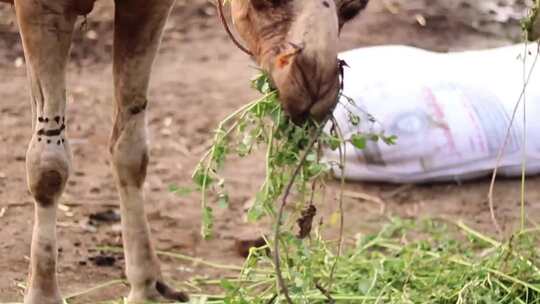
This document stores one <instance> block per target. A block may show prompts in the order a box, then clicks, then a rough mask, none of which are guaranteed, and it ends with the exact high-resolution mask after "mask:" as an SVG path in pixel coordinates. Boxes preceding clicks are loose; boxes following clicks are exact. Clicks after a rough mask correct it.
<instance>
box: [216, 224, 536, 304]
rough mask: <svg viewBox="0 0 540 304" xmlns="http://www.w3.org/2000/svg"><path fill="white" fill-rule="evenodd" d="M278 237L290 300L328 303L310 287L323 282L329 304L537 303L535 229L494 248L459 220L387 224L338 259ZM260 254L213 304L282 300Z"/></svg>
mask: <svg viewBox="0 0 540 304" xmlns="http://www.w3.org/2000/svg"><path fill="white" fill-rule="evenodd" d="M455 227H457V229H455ZM451 228H452V229H451ZM460 234H461V236H460ZM463 236H465V238H463ZM284 239H286V240H287V241H291V242H292V243H291V245H292V244H293V243H294V246H290V247H289V249H288V250H287V257H288V259H287V264H288V265H287V266H288V267H287V268H286V269H287V270H286V271H285V273H284V274H285V276H286V277H287V278H288V279H289V284H290V286H289V292H290V295H291V298H292V299H293V300H294V303H299V304H304V303H305V304H323V303H328V298H327V297H326V296H325V295H324V294H323V293H322V292H321V290H320V289H319V288H318V287H317V286H329V285H332V290H331V291H330V296H331V297H332V299H333V300H334V301H335V302H336V303H422V304H423V303H434V304H454V303H459V304H466V303H477V304H491V303H501V304H505V303H507V304H511V303H512V304H513V303H518V304H525V303H526V304H539V303H540V270H539V269H538V267H537V266H536V265H540V251H539V250H538V246H537V244H538V242H539V241H540V239H539V238H538V230H536V231H529V232H525V233H521V234H519V235H516V236H515V237H514V238H512V240H511V241H509V242H508V243H505V244H500V243H498V242H496V241H494V240H492V239H490V238H489V237H486V236H483V235H482V234H480V233H478V232H476V231H474V230H472V229H471V228H469V227H467V226H466V225H464V224H462V223H458V224H457V226H454V225H452V226H450V227H448V226H447V223H444V222H441V221H435V220H423V221H418V222H416V221H411V220H402V219H392V220H391V221H390V223H388V224H386V225H385V226H384V227H383V228H382V230H381V231H379V232H378V233H377V234H373V235H366V236H363V237H361V238H359V239H358V240H357V241H356V244H355V246H353V247H351V248H349V249H348V250H346V251H345V252H344V254H343V255H342V256H340V257H337V256H335V254H333V253H332V251H331V250H330V247H331V244H330V243H329V242H328V241H325V240H323V239H322V238H321V236H320V234H319V233H317V234H316V237H315V238H313V239H312V240H311V242H310V243H311V244H308V243H306V242H302V241H299V240H297V239H296V238H295V237H294V236H293V235H290V234H286V235H285V236H284ZM265 250H266V248H261V249H257V250H252V252H251V255H250V257H249V258H248V259H247V261H246V262H245V267H244V269H243V271H242V272H241V274H240V275H239V277H238V278H235V279H234V280H232V279H229V280H227V279H223V280H221V287H222V288H223V292H224V293H225V295H224V296H223V297H222V298H221V299H219V300H218V299H216V300H215V301H213V302H212V303H216V304H217V303H227V304H229V303H231V304H232V303H260V304H265V303H284V300H283V298H282V297H281V296H277V297H276V294H277V293H276V290H277V286H276V277H275V274H274V273H273V272H272V270H273V265H272V263H273V262H272V260H271V258H270V257H268V256H267V255H266V254H265ZM335 261H337V263H338V264H337V267H338V269H339V271H338V272H337V273H336V275H335V278H334V280H333V282H329V281H328V274H329V272H330V270H331V268H332V266H333V263H334V262H335ZM273 298H275V300H274V301H270V300H271V299H273ZM209 303H210V302H209Z"/></svg>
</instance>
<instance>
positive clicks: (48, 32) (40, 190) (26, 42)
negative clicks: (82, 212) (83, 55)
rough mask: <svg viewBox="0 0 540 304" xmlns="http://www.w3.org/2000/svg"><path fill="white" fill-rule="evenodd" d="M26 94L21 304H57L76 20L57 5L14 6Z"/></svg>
mask: <svg viewBox="0 0 540 304" xmlns="http://www.w3.org/2000/svg"><path fill="white" fill-rule="evenodd" d="M15 10H16V13H17V21H18V23H19V28H20V31H21V37H22V42H23V46H24V53H25V58H26V62H27V73H28V78H29V81H30V89H31V105H32V127H33V134H32V138H31V140H30V144H29V146H28V150H27V154H26V169H27V180H28V186H29V189H30V192H31V194H32V196H33V198H34V200H35V203H36V204H35V220H34V230H33V235H32V245H31V254H30V274H29V280H28V286H27V290H26V296H25V300H24V302H25V303H26V304H59V303H62V298H61V296H60V292H59V289H58V282H57V279H56V262H57V245H56V209H57V208H56V207H57V204H58V199H59V198H60V196H61V194H62V192H63V190H64V186H65V184H66V181H67V179H68V175H69V171H70V166H71V165H70V164H71V153H70V149H69V144H68V142H67V138H66V118H65V108H66V65H67V58H68V54H69V47H70V44H71V36H72V31H73V26H74V23H75V19H76V15H75V14H73V13H71V12H70V10H69V9H68V6H67V3H65V2H64V1H58V0H17V1H15Z"/></svg>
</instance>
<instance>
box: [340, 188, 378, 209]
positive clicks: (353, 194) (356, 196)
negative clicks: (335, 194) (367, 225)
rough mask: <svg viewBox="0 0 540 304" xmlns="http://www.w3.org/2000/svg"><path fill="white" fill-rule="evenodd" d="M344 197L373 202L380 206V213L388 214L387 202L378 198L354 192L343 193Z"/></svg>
mask: <svg viewBox="0 0 540 304" xmlns="http://www.w3.org/2000/svg"><path fill="white" fill-rule="evenodd" d="M343 195H344V196H346V197H349V198H354V199H360V200H364V201H368V202H373V203H375V204H377V205H379V206H380V213H381V214H384V213H385V212H386V205H387V204H386V202H385V201H383V200H382V199H381V198H379V197H378V196H374V195H369V194H367V193H361V192H353V191H345V193H343Z"/></svg>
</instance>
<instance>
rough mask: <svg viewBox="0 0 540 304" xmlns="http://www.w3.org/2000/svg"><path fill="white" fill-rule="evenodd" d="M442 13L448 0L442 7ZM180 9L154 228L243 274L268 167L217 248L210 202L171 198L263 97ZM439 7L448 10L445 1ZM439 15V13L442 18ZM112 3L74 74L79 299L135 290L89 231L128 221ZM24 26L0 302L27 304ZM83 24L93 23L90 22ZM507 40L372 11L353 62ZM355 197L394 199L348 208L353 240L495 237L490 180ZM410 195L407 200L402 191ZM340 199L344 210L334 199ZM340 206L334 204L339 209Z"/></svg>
mask: <svg viewBox="0 0 540 304" xmlns="http://www.w3.org/2000/svg"><path fill="white" fill-rule="evenodd" d="M441 1H442V0H441ZM187 2H188V1H179V2H178V4H177V6H176V9H175V11H174V13H173V16H172V17H171V19H170V20H169V23H168V26H167V31H166V34H165V38H164V43H163V46H162V48H161V55H160V57H159V59H158V60H157V62H156V65H155V69H154V76H153V80H152V86H151V91H150V99H151V101H152V106H151V111H150V114H149V122H150V134H151V141H152V150H151V156H152V158H151V159H152V160H151V163H150V168H149V174H148V179H147V183H146V190H147V197H148V205H147V206H148V210H149V219H150V222H151V226H152V232H153V233H154V240H155V243H156V247H157V248H158V249H159V250H164V251H170V252H178V253H182V254H187V255H191V256H197V257H201V258H204V259H207V260H213V261H219V262H221V263H234V264H239V263H241V262H242V260H241V258H240V257H239V256H238V255H237V254H236V251H235V247H234V243H235V239H236V238H237V237H238V235H243V234H244V233H247V232H249V231H252V230H253V227H252V226H250V225H249V224H247V223H245V222H244V220H243V216H242V215H243V209H244V205H245V204H246V202H248V201H249V200H250V199H251V196H252V195H253V194H254V193H255V190H256V188H257V187H258V183H256V182H255V181H259V180H261V179H262V177H263V171H262V169H263V168H262V166H261V160H262V158H261V157H254V158H252V159H248V160H238V159H233V160H231V161H230V163H229V168H228V169H227V171H228V175H229V177H230V179H229V182H230V183H231V185H232V187H234V189H235V191H234V192H233V193H232V206H231V208H230V210H220V211H219V212H218V214H217V217H218V222H217V223H216V228H217V229H216V230H217V232H216V238H215V239H214V240H212V241H203V240H201V239H200V237H199V227H200V225H199V224H200V222H199V221H200V218H199V215H200V212H199V205H198V204H199V200H198V196H197V195H196V194H192V195H189V196H186V197H178V196H176V195H173V194H171V193H170V192H169V191H168V188H169V185H171V184H179V185H190V174H191V171H192V169H193V168H194V166H195V165H196V162H197V160H198V158H199V157H200V156H201V154H202V153H203V151H204V150H205V149H206V148H207V147H208V141H209V139H210V131H211V130H212V129H213V128H214V127H215V126H216V125H217V123H218V122H219V120H220V119H221V118H223V117H224V116H225V115H226V114H227V113H230V112H231V111H232V110H233V109H235V108H237V107H238V106H240V105H242V104H244V103H246V102H247V101H249V100H252V99H253V97H255V96H256V94H255V93H254V92H252V91H251V90H250V89H249V86H248V80H249V79H250V77H251V76H252V75H254V73H255V71H254V69H253V68H252V67H253V64H252V63H251V62H250V60H249V59H248V58H246V57H245V56H244V55H243V54H242V53H241V52H239V51H238V50H237V49H236V48H235V47H234V46H233V45H232V44H231V43H230V42H229V41H228V40H227V37H226V35H225V34H224V32H223V30H222V29H221V27H220V25H219V23H218V22H217V20H216V18H215V11H214V9H213V7H212V5H210V4H207V3H206V2H205V1H202V0H196V1H189V6H188V5H187V4H186V3H187ZM435 2H436V1H435ZM434 5H436V4H434ZM110 6H111V4H110V3H109V2H108V0H101V1H100V2H99V3H98V7H97V9H96V10H95V11H94V12H93V13H92V14H91V15H89V16H88V19H87V23H86V26H81V30H80V31H78V33H77V37H76V38H75V40H76V43H75V46H74V49H73V54H72V57H73V60H72V64H71V66H70V74H69V79H70V80H69V82H70V89H71V92H70V99H69V113H68V115H69V120H68V129H69V133H70V138H71V142H72V145H73V150H74V161H75V168H76V169H75V173H74V174H73V176H72V178H71V179H70V181H69V187H68V189H67V191H66V193H65V195H64V197H63V198H62V208H61V210H59V225H58V240H59V247H60V255H59V265H58V272H59V280H60V283H61V289H62V291H63V293H64V294H65V295H69V294H72V293H74V292H77V291H81V290H84V289H87V288H90V287H93V286H96V285H97V284H98V283H101V282H105V281H109V280H113V279H118V278H122V277H123V261H122V256H121V254H113V255H112V257H114V259H113V260H111V261H113V262H114V263H113V264H112V265H109V266H97V265H96V259H95V257H99V256H102V253H100V251H99V250H97V249H96V248H97V246H102V245H112V246H120V245H121V236H120V231H119V229H118V228H119V227H118V223H101V224H99V223H98V224H96V225H91V224H89V222H88V221H89V217H90V216H91V215H92V214H95V213H98V212H102V211H107V210H118V208H117V204H118V196H117V193H116V190H115V188H114V186H113V180H112V174H111V172H110V170H109V160H108V153H107V149H106V145H107V140H108V135H109V132H110V127H111V116H112V113H111V110H112V106H111V98H112V81H111V73H110V71H111V66H110V52H111V43H112V22H111V15H112V10H111V9H110ZM12 20H13V12H12V10H11V8H9V7H8V6H5V5H3V6H0V114H1V119H0V125H1V128H0V130H1V131H0V163H2V166H0V210H3V212H0V213H1V214H2V215H1V216H0V275H1V277H2V280H0V302H17V301H19V302H20V301H21V299H22V292H23V290H22V288H21V284H23V283H24V281H25V278H26V271H27V268H28V256H29V251H30V239H31V227H32V220H33V216H32V215H33V213H32V210H33V204H32V201H31V198H30V196H29V194H28V191H27V190H26V189H27V188H26V184H25V171H24V170H25V166H24V154H25V149H26V145H27V141H28V140H29V138H30V106H29V103H28V98H29V94H28V91H27V84H26V76H25V69H24V62H23V61H22V58H21V56H22V53H21V46H20V43H19V38H18V36H17V32H16V28H15V25H14V23H13V21H12ZM81 21H82V20H81ZM503 37H507V35H506V34H505V33H501V34H500V35H486V34H481V33H479V32H477V31H476V30H474V29H472V28H470V27H468V26H466V25H463V24H461V23H459V22H457V21H455V20H454V19H453V18H452V16H438V17H433V18H428V19H427V25H426V26H420V25H419V24H418V22H417V21H416V18H415V16H414V14H413V13H411V12H408V11H399V12H397V13H395V14H392V13H391V12H389V11H388V10H386V9H385V8H384V7H383V5H381V4H380V3H379V2H377V1H376V0H374V1H373V2H372V3H371V5H370V7H369V9H368V10H367V11H366V12H365V13H364V14H363V15H362V16H361V17H360V18H358V19H357V20H356V21H355V22H353V23H352V24H351V25H349V26H348V27H347V28H346V29H345V32H344V33H343V42H342V45H341V48H342V49H343V50H346V49H350V48H354V47H360V46H367V45H380V44H398V43H399V44H408V45H413V46H418V47H423V48H427V49H432V50H437V51H449V50H464V49H471V48H484V47H492V46H499V45H505V44H508V43H511V41H510V40H508V38H503ZM528 185H529V189H530V191H529V196H528V201H527V204H528V205H527V207H528V208H529V209H528V210H529V211H528V215H529V217H530V219H531V220H532V221H534V220H535V219H536V220H537V221H538V219H539V216H540V191H539V190H538V189H540V179H539V178H532V179H530V180H529V182H528ZM347 189H348V190H350V191H356V192H364V193H368V194H370V195H373V196H377V197H380V198H382V199H384V200H385V201H386V203H387V210H386V213H385V214H384V215H381V214H380V213H379V206H377V205H376V204H373V203H372V202H366V201H364V202H362V201H357V200H353V199H348V200H347V201H346V203H347V204H346V208H347V214H348V222H349V224H348V225H347V236H349V237H352V236H354V235H355V234H357V233H366V232H369V231H373V230H374V229H376V228H377V227H378V226H379V225H380V224H381V223H384V221H385V220H386V219H387V217H388V216H391V215H400V216H405V217H422V216H443V217H448V218H453V219H459V218H461V219H464V220H465V221H466V222H468V223H469V224H471V225H473V226H474V227H476V228H478V229H480V230H482V231H486V232H490V231H493V227H492V226H491V225H490V220H489V213H488V208H487V202H486V193H487V189H488V182H487V180H480V181H476V182H471V183H466V184H462V185H457V184H439V185H423V186H410V187H406V188H400V187H399V186H395V185H382V184H348V185H347ZM396 190H397V191H396ZM329 197H330V198H332V196H329ZM496 198H497V212H498V214H499V217H500V220H501V222H503V224H504V226H505V228H506V229H507V231H509V230H511V229H512V227H513V226H515V225H516V223H517V219H518V218H519V210H518V202H519V182H518V181H514V180H504V181H501V182H500V183H499V186H498V188H497V190H496ZM333 201H334V200H333V199H328V201H327V202H324V204H325V205H326V207H325V208H327V209H332V208H334V206H335V204H333ZM163 268H164V274H165V277H166V278H168V279H169V280H170V281H173V282H182V281H183V280H186V279H189V278H192V277H194V276H208V277H220V276H222V275H226V272H223V271H218V270H215V269H210V268H204V267H202V266H200V265H194V264H192V263H187V262H180V261H176V260H172V259H170V258H163ZM126 291H127V288H126V287H125V286H118V285H117V286H114V287H111V288H107V289H104V290H101V291H100V292H97V293H90V294H88V295H86V296H84V297H80V298H78V299H77V300H76V301H74V303H93V302H96V301H98V300H106V299H114V298H120V297H121V296H123V295H125V294H126Z"/></svg>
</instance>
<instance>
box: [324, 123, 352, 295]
mask: <svg viewBox="0 0 540 304" xmlns="http://www.w3.org/2000/svg"><path fill="white" fill-rule="evenodd" d="M332 123H333V124H334V127H335V128H336V132H338V136H339V138H344V137H343V132H342V130H341V128H340V127H339V124H338V122H337V120H336V118H335V117H333V116H332ZM346 146H347V145H339V162H340V166H341V168H340V169H341V170H340V171H341V177H340V191H339V244H338V252H337V255H336V260H335V261H334V264H333V265H332V270H330V277H329V281H330V282H329V287H328V289H330V290H331V289H332V284H333V282H334V274H335V273H336V269H337V264H338V261H339V258H340V257H341V252H342V251H343V233H344V230H345V214H344V212H345V211H344V209H343V200H344V199H343V198H344V192H345V154H346Z"/></svg>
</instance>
